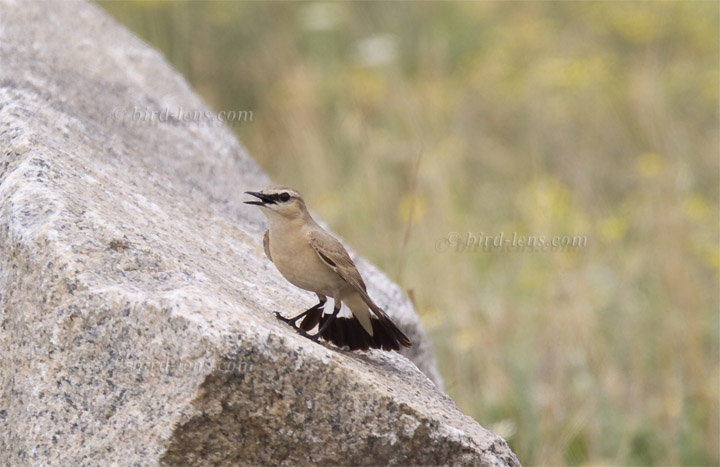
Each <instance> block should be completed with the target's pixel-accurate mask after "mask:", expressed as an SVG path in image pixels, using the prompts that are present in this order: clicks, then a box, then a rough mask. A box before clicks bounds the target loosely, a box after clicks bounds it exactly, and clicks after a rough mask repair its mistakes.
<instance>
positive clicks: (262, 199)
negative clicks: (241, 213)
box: [245, 191, 275, 206]
mask: <svg viewBox="0 0 720 467" xmlns="http://www.w3.org/2000/svg"><path fill="white" fill-rule="evenodd" d="M245 193H247V194H248V195H252V196H254V197H256V198H259V199H260V201H245V204H254V205H255V206H265V205H266V204H275V201H273V200H272V199H270V197H268V196H266V195H264V194H262V193H259V192H257V191H246V192H245Z"/></svg>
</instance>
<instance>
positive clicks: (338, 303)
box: [310, 300, 342, 341]
mask: <svg viewBox="0 0 720 467" xmlns="http://www.w3.org/2000/svg"><path fill="white" fill-rule="evenodd" d="M340 307H342V302H341V301H340V300H336V301H335V306H334V308H333V312H332V314H331V315H330V316H328V319H327V320H326V321H325V322H324V323H323V325H322V326H320V329H319V330H318V332H317V333H316V334H315V335H313V336H310V339H311V340H314V341H316V340H318V338H320V336H321V335H322V333H323V331H325V329H327V327H328V326H330V323H332V322H333V321H334V320H335V318H336V317H337V315H338V313H340Z"/></svg>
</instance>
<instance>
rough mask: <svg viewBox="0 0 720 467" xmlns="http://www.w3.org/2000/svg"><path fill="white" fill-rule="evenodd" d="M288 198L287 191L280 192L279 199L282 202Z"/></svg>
mask: <svg viewBox="0 0 720 467" xmlns="http://www.w3.org/2000/svg"><path fill="white" fill-rule="evenodd" d="M289 199H290V195H289V194H287V193H280V201H282V202H283V203H284V202H285V201H287V200H289Z"/></svg>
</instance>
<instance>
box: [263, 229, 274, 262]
mask: <svg viewBox="0 0 720 467" xmlns="http://www.w3.org/2000/svg"><path fill="white" fill-rule="evenodd" d="M263 249H264V250H265V256H267V258H268V259H269V260H270V261H271V262H272V256H270V231H269V230H266V231H265V235H263Z"/></svg>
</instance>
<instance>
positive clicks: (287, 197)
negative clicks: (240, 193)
mask: <svg viewBox="0 0 720 467" xmlns="http://www.w3.org/2000/svg"><path fill="white" fill-rule="evenodd" d="M245 193H247V194H248V195H251V196H254V197H256V198H257V200H252V201H245V204H254V205H255V206H259V207H260V208H261V210H262V212H263V214H265V217H267V218H268V220H270V219H271V218H274V217H276V216H280V217H284V218H288V219H293V218H296V217H301V216H304V215H305V214H307V208H306V207H305V201H303V199H302V197H301V196H300V193H298V192H297V190H295V189H293V188H290V187H287V186H282V185H270V186H267V187H265V188H263V189H262V190H260V191H246V192H245Z"/></svg>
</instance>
